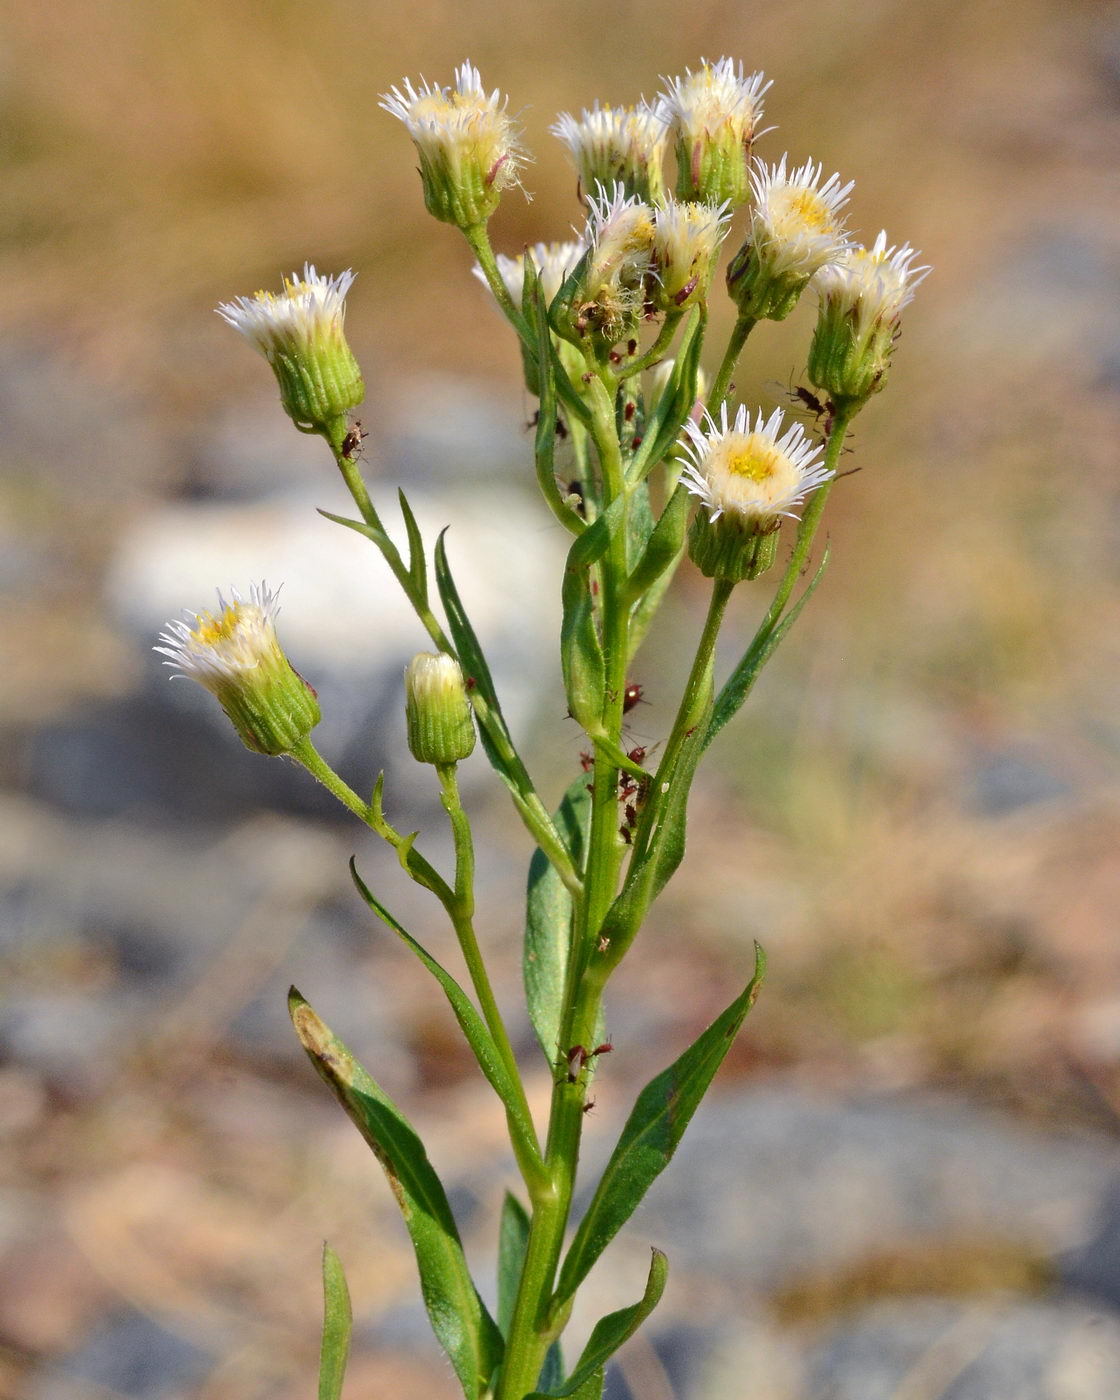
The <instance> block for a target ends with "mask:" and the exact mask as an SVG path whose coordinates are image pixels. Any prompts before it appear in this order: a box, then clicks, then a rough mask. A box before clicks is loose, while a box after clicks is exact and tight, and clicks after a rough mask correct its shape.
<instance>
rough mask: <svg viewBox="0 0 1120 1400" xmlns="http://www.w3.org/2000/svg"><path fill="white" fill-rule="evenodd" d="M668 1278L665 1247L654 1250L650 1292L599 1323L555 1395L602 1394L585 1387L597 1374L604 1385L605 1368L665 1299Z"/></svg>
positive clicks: (648, 1283)
mask: <svg viewBox="0 0 1120 1400" xmlns="http://www.w3.org/2000/svg"><path fill="white" fill-rule="evenodd" d="M668 1277H669V1261H668V1259H667V1258H666V1257H665V1255H664V1254H662V1252H661V1250H659V1249H655V1250H653V1257H652V1258H651V1259H650V1264H649V1278H648V1279H647V1280H646V1291H645V1292H644V1293H643V1294H642V1296H641V1298H640V1299H639V1300H638V1302H636V1303H632V1304H631V1305H630V1307H628V1308H619V1310H618V1312H613V1313H608V1314H607V1316H606V1317H604V1318H602V1319H601V1320H600V1321H599V1322H597V1323H596V1324H595V1327H594V1330H593V1331H592V1333H591V1336H590V1338H589V1339H588V1343H587V1345H586V1346H585V1347H584V1349H583V1355H582V1356H581V1357H580V1359H579V1361H578V1362H577V1363H576V1368H575V1370H574V1371H573V1372H572V1374H571V1375H570V1376H569V1377H568V1379H567V1381H565V1383H564V1384H563V1385H562V1386H561V1387H560V1388H559V1389H558V1390H554V1391H552V1392H551V1394H552V1395H553V1396H555V1397H557V1398H558V1400H559V1397H565V1398H566V1397H570V1396H581V1395H584V1394H588V1393H590V1394H592V1395H595V1394H597V1393H598V1392H596V1391H595V1390H594V1389H592V1390H591V1391H590V1392H586V1391H585V1390H584V1389H583V1387H584V1386H586V1385H588V1384H589V1383H591V1382H593V1381H594V1379H595V1378H596V1377H598V1378H599V1383H600V1386H601V1385H602V1377H603V1367H604V1366H605V1365H606V1363H607V1362H608V1361H609V1360H610V1358H611V1357H612V1356H613V1355H614V1354H615V1352H616V1351H617V1350H618V1349H619V1347H620V1346H622V1344H623V1343H624V1342H628V1341H629V1340H630V1338H631V1337H632V1336H633V1335H634V1333H635V1332H636V1331H637V1330H638V1328H639V1327H640V1326H641V1325H642V1323H643V1322H644V1321H645V1320H646V1318H647V1317H649V1315H650V1313H651V1312H653V1310H654V1308H655V1307H657V1305H658V1303H659V1302H660V1301H661V1295H662V1293H664V1292H665V1283H666V1280H667V1279H668Z"/></svg>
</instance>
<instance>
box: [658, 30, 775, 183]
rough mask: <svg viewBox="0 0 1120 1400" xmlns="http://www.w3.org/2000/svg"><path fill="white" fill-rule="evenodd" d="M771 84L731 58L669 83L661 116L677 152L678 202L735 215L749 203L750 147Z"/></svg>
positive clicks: (687, 72)
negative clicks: (724, 206) (732, 211)
mask: <svg viewBox="0 0 1120 1400" xmlns="http://www.w3.org/2000/svg"><path fill="white" fill-rule="evenodd" d="M769 87H770V84H769V83H767V82H764V81H763V75H762V74H761V73H752V74H750V76H749V77H747V76H745V75H744V73H743V65H742V64H741V63H740V64H739V65H738V69H736V65H735V63H734V61H733V60H732V59H730V58H721V59H720V60H719V62H718V63H715V64H710V63H706V62H705V63H702V64H701V65H700V67H699V68H698V69H697V71H696V72H695V73H694V72H693V71H692V70H691V68H689V69H686V70H685V76H684V77H683V78H672V79H670V80H669V90H668V92H666V93H664V94H662V97H661V110H662V111H663V112H664V115H665V119H666V121H667V122H668V124H669V130H670V133H671V136H672V139H673V141H674V144H675V146H676V152H677V197H678V198H679V199H687V200H698V201H699V202H700V203H702V204H716V205H720V204H727V205H728V206H729V207H730V208H732V209H737V208H738V207H739V206H740V205H741V204H746V202H747V200H748V199H749V198H750V193H751V184H750V173H751V145H752V143H753V141H754V138H755V134H756V133H757V131H758V124H759V121H760V120H761V118H762V98H763V96H764V94H765V93H766V91H767V89H768V88H769Z"/></svg>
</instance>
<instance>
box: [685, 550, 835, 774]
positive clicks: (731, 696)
mask: <svg viewBox="0 0 1120 1400" xmlns="http://www.w3.org/2000/svg"><path fill="white" fill-rule="evenodd" d="M828 558H829V546H828V545H826V546H825V548H824V552H823V554H822V555H821V562H820V564H819V565H818V566H817V571H816V573H815V574H814V575H813V577H812V578H811V579H810V580H809V583H808V584H807V585H806V587H805V591H804V592H803V593H802V595H801V597H800V598H798V600H797V602H796V603H794V605H793V607H791V608H790V610H789V612H787V613H786V615H785V617H783V618H781V619H776V620H775V621H773V622H771V623H769V625H767V624H766V623H764V624H763V625H762V626H761V627H760V628H759V630H758V632H757V633H756V634H755V638H754V640H753V641H752V642H751V644H750V646H749V647H748V648H747V650H746V653H745V654H744V656H743V659H742V660H741V661H740V662H739V664H738V665H737V666H736V667H735V669H734V671H732V673H731V675H730V676H728V678H727V680H726V682H725V683H724V685H723V688H722V689H721V690H720V692H719V694H718V695H717V696H716V700H715V704H714V706H713V707H712V717H711V719H710V720H709V721H708V727H707V729H706V730H705V731H704V740H703V744H702V747H703V748H705V749H706V748H707V747H708V745H709V744H710V743H711V742H712V740H713V739H714V738H715V737H716V735H717V734H718V733H719V731H720V730H721V729H722V728H723V726H724V725H725V724H726V723H727V722H728V721H729V720H731V719H734V718H735V716H736V715H737V714H738V712H739V710H740V709H741V707H742V705H743V702H744V701H745V700H746V698H747V696H748V695H749V694H750V693H751V690H752V689H753V687H754V683H755V681H756V680H757V679H758V677H759V673H760V672H761V671H762V668H763V667H764V666H765V665H766V663H767V662H768V661H769V660H770V657H771V656H772V655H773V654H774V651H775V649H776V647H777V646H778V643H779V642H780V641H781V640H782V638H783V637H784V636H785V635H786V633H787V632H788V631H789V629H790V628H791V627H792V626H793V624H794V623H795V622H796V621H797V619H798V617H800V615H801V609H802V608H803V607H804V606H805V604H806V603H807V602H808V601H809V599H810V598H811V597H812V596H813V593H814V592H815V591H816V587H817V584H819V583H820V581H821V579H822V578H823V577H824V571H825V569H827V568H828Z"/></svg>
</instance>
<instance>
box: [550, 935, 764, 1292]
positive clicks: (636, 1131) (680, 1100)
mask: <svg viewBox="0 0 1120 1400" xmlns="http://www.w3.org/2000/svg"><path fill="white" fill-rule="evenodd" d="M765 967H766V959H765V955H764V954H763V952H762V949H761V948H759V947H758V945H757V944H756V945H755V971H754V976H753V977H752V978H751V980H750V982H749V983H748V985H747V987H746V989H745V990H744V992H743V993H742V995H741V996H739V997H737V998H736V1000H735V1001H733V1002H732V1003H731V1005H730V1006H729V1007H728V1008H727V1010H726V1011H725V1012H724V1013H723V1015H722V1016H720V1017H719V1018H718V1019H717V1020H715V1021H713V1022H712V1024H711V1025H710V1026H709V1027H708V1029H707V1030H706V1031H705V1032H704V1033H703V1034H702V1035H701V1036H700V1038H699V1039H698V1040H697V1041H695V1042H694V1043H693V1044H692V1045H691V1046H690V1047H689V1048H688V1049H687V1050H686V1051H685V1052H684V1054H683V1055H681V1057H680V1058H679V1059H678V1060H676V1061H675V1062H674V1063H673V1064H671V1065H670V1066H669V1068H668V1069H666V1070H664V1071H662V1073H661V1074H659V1075H658V1076H657V1077H656V1078H655V1079H651V1080H650V1082H649V1083H648V1084H647V1085H646V1087H645V1088H644V1089H643V1090H642V1092H641V1093H640V1094H639V1095H638V1100H637V1102H636V1103H635V1105H634V1108H633V1111H632V1112H631V1114H630V1117H629V1118H628V1119H627V1121H626V1126H625V1128H623V1130H622V1136H621V1137H620V1138H619V1140H618V1146H617V1147H616V1148H615V1150H614V1152H613V1153H612V1155H611V1159H610V1161H609V1162H608V1163H607V1167H606V1170H605V1171H604V1172H603V1176H602V1178H601V1180H600V1182H599V1185H598V1187H597V1189H596V1191H595V1195H594V1197H593V1198H592V1201H591V1205H590V1206H589V1207H588V1210H587V1214H586V1215H585V1216H584V1217H583V1220H582V1221H581V1222H580V1226H579V1229H578V1230H577V1231H576V1237H575V1239H574V1240H573V1241H572V1246H571V1248H570V1249H569V1251H568V1255H567V1258H566V1259H565V1260H564V1266H563V1268H562V1269H561V1271H560V1284H559V1287H558V1288H557V1293H556V1296H557V1301H558V1302H559V1303H564V1302H566V1301H567V1300H568V1299H569V1298H571V1297H572V1295H573V1294H574V1293H575V1291H576V1289H577V1288H578V1287H579V1285H580V1284H581V1283H582V1282H583V1280H584V1279H585V1278H586V1277H587V1274H588V1272H589V1270H590V1269H591V1266H592V1264H594V1263H595V1261H596V1259H598V1257H599V1255H600V1254H602V1252H603V1250H604V1249H605V1248H606V1247H607V1245H608V1244H609V1243H610V1241H611V1240H612V1239H614V1237H615V1235H616V1234H617V1233H618V1231H619V1230H620V1229H621V1228H622V1226H623V1225H624V1224H625V1223H626V1221H627V1220H629V1218H630V1216H631V1215H633V1213H634V1211H635V1209H636V1208H637V1206H638V1204H639V1202H640V1201H641V1200H642V1197H643V1196H644V1195H645V1194H646V1192H647V1191H648V1190H649V1188H650V1186H651V1185H652V1184H653V1182H654V1181H655V1180H656V1179H657V1177H658V1176H659V1175H660V1174H661V1172H662V1171H664V1169H665V1168H666V1167H667V1166H668V1164H669V1161H670V1159H671V1157H672V1156H673V1153H674V1152H675V1151H676V1150H677V1145H678V1144H679V1143H680V1140H681V1138H682V1137H683V1136H684V1130H685V1129H686V1128H687V1127H688V1125H689V1122H690V1121H691V1119H692V1115H693V1114H694V1113H695V1112H696V1109H697V1107H698V1106H699V1103H700V1100H701V1099H702V1098H703V1097H704V1095H705V1093H707V1091H708V1086H709V1085H710V1084H711V1082H712V1079H713V1077H714V1075H715V1072H716V1070H717V1069H719V1067H720V1065H721V1064H722V1062H723V1057H724V1056H725V1055H726V1054H727V1052H728V1050H729V1049H730V1048H731V1042H732V1041H733V1040H734V1039H735V1036H736V1035H737V1034H738V1031H739V1028H740V1027H741V1026H742V1024H743V1021H744V1020H745V1019H746V1015H747V1012H748V1011H749V1010H750V1008H751V1006H752V1005H753V1004H754V1000H755V997H756V996H757V995H758V989H759V986H760V985H761V982H762V976H763V973H764V971H765Z"/></svg>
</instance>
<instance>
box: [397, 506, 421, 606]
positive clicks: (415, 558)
mask: <svg viewBox="0 0 1120 1400" xmlns="http://www.w3.org/2000/svg"><path fill="white" fill-rule="evenodd" d="M397 496H398V498H399V500H400V503H401V515H403V516H404V528H405V530H406V531H407V532H408V576H409V578H410V579H411V580H412V586H413V588H414V589H415V590H416V596H417V597H418V598H419V599H420V600H421V602H422V603H423V604H424V606H425V607H427V606H428V565H427V562H426V560H425V558H424V538H423V536H422V535H421V534H420V526H419V525H417V523H416V517H415V516H414V515H413V513H412V507H411V506H410V505H409V504H408V498H407V497H406V496H405V494H404V492H403V491H401V490H398V491H397Z"/></svg>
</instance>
